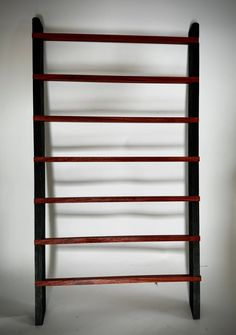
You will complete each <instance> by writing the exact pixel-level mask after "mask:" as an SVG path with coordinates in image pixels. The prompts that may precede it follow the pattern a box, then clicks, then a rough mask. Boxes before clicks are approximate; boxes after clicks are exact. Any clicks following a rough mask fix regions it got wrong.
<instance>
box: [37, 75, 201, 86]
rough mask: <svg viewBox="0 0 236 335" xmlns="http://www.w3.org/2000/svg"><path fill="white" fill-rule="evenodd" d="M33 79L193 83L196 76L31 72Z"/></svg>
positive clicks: (196, 78)
mask: <svg viewBox="0 0 236 335" xmlns="http://www.w3.org/2000/svg"><path fill="white" fill-rule="evenodd" d="M33 79H34V80H41V81H68V82H86V83H88V82H89V83H91V82H92V83H126V84H193V83H198V82H199V78H198V77H160V76H118V75H116V76H114V75H87V74H37V73H36V74H33Z"/></svg>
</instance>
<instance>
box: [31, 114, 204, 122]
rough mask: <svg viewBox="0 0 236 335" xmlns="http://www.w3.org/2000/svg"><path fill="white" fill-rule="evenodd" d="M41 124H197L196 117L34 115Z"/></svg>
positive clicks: (35, 119) (34, 118)
mask: <svg viewBox="0 0 236 335" xmlns="http://www.w3.org/2000/svg"><path fill="white" fill-rule="evenodd" d="M33 120H34V121H41V122H104V123H198V121H199V119H198V118H197V117H171V116H169V117H141V116H135V117H134V116H71V115H69V116H60V115H44V116H43V115H35V116H34V117H33Z"/></svg>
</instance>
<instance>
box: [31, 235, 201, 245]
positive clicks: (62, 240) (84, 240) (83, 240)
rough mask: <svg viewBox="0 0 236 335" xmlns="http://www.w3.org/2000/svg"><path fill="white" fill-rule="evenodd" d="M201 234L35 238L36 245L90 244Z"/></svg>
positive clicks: (171, 239)
mask: <svg viewBox="0 0 236 335" xmlns="http://www.w3.org/2000/svg"><path fill="white" fill-rule="evenodd" d="M199 240H200V236H189V235H136V236H83V237H57V238H45V239H40V240H35V245H49V244H89V243H126V242H131V243H133V242H174V241H176V242H178V241H179V242H180V241H183V242H184V241H185V242H196V241H199Z"/></svg>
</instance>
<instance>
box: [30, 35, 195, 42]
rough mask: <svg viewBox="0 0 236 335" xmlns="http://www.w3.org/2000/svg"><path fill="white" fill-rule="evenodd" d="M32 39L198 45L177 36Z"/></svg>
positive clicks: (45, 36)
mask: <svg viewBox="0 0 236 335" xmlns="http://www.w3.org/2000/svg"><path fill="white" fill-rule="evenodd" d="M32 37H33V38H35V39H41V40H44V41H63V42H111V43H147V44H196V43H198V38H197V37H179V36H145V35H106V34H62V33H33V34H32Z"/></svg>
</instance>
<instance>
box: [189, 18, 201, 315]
mask: <svg viewBox="0 0 236 335" xmlns="http://www.w3.org/2000/svg"><path fill="white" fill-rule="evenodd" d="M189 37H199V24H198V23H193V24H192V25H191V27H190V30H189ZM188 75H189V76H197V77H198V76H199V44H192V45H189V46H188ZM188 116H189V117H199V83H194V84H189V85H188ZM188 155H189V156H198V155H199V126H198V123H196V124H189V125H188ZM188 192H189V196H193V195H194V196H198V195H199V163H198V162H197V163H191V162H190V163H189V164H188ZM188 206H189V207H188V211H189V213H188V219H189V234H190V235H199V203H197V202H190V203H189V205H188ZM189 273H190V275H192V276H199V275H200V250H199V242H190V243H189ZM189 298H190V307H191V311H192V315H193V319H200V282H195V283H190V284H189Z"/></svg>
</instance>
